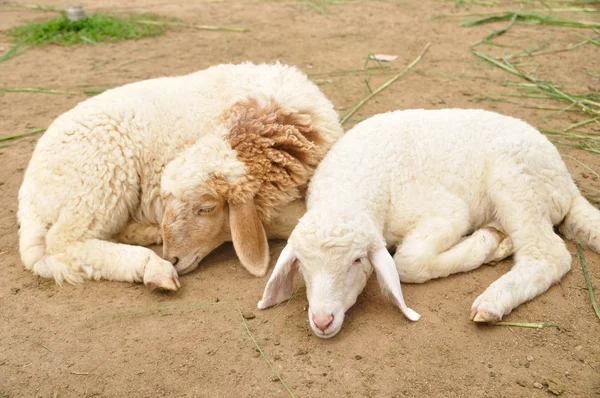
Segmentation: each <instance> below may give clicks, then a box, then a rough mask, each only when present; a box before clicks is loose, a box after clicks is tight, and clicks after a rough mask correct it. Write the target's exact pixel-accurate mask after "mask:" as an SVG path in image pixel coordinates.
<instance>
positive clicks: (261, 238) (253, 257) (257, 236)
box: [229, 200, 269, 276]
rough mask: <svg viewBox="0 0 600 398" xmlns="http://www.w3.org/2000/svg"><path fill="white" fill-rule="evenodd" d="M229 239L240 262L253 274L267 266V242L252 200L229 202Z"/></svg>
mask: <svg viewBox="0 0 600 398" xmlns="http://www.w3.org/2000/svg"><path fill="white" fill-rule="evenodd" d="M229 225H230V228H231V238H232V239H231V240H232V241H233V247H234V248H235V252H236V253H237V256H238V258H239V259H240V262H241V263H242V265H243V266H244V268H246V269H247V270H248V272H250V273H251V274H252V275H254V276H264V275H265V274H266V273H267V269H268V268H269V242H268V241H267V234H266V233H265V228H264V227H263V225H262V222H261V221H260V218H259V217H258V213H257V211H256V206H255V205H254V201H253V200H247V201H246V202H244V203H240V204H229Z"/></svg>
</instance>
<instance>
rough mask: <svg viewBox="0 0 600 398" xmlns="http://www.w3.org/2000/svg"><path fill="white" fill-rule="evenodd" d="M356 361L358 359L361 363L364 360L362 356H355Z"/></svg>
mask: <svg viewBox="0 0 600 398" xmlns="http://www.w3.org/2000/svg"><path fill="white" fill-rule="evenodd" d="M354 359H356V360H357V361H360V360H361V359H362V356H360V355H355V356H354Z"/></svg>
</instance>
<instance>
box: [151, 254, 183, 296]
mask: <svg viewBox="0 0 600 398" xmlns="http://www.w3.org/2000/svg"><path fill="white" fill-rule="evenodd" d="M144 285H146V286H148V287H149V288H150V289H151V290H154V289H161V290H171V291H177V289H179V288H180V287H181V284H180V283H179V276H178V275H177V271H176V270H175V268H173V265H172V264H171V263H170V262H168V261H164V260H162V259H152V260H150V261H149V262H148V264H147V265H146V271H145V272H144Z"/></svg>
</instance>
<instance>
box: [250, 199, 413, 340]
mask: <svg viewBox="0 0 600 398" xmlns="http://www.w3.org/2000/svg"><path fill="white" fill-rule="evenodd" d="M343 207H344V206H343V205H342V206H338V207H336V208H331V207H330V206H327V205H326V206H323V208H318V207H317V208H313V209H311V210H309V211H308V212H307V213H306V214H305V215H304V217H302V219H300V222H299V223H298V225H297V226H296V228H295V229H294V231H293V232H292V235H291V236H290V239H289V241H288V244H287V246H286V247H285V248H284V249H283V251H282V252H281V254H280V255H279V259H278V260H277V263H276V264H275V269H274V270H273V273H272V274H271V277H270V278H269V282H267V286H266V287H265V291H264V293H263V297H262V299H261V300H260V301H259V302H258V308H260V309H265V308H268V307H271V306H273V305H276V304H278V303H281V302H282V301H283V300H286V299H287V298H289V297H290V296H291V295H292V293H293V280H294V275H295V274H296V270H298V269H300V270H301V271H302V275H303V276H304V281H305V282H306V294H307V297H308V303H309V311H308V320H309V322H310V327H311V328H312V330H313V331H314V332H315V334H316V335H317V336H319V337H322V338H329V337H333V336H335V335H336V334H337V333H338V332H339V331H340V329H341V327H342V323H343V322H344V315H345V313H346V311H347V310H348V309H349V308H350V307H352V306H353V305H354V303H355V302H356V299H357V297H358V295H359V294H360V293H361V292H362V291H363V289H364V287H365V285H366V283H367V280H368V279H369V276H370V275H371V273H372V272H373V270H375V271H376V273H377V279H378V281H379V284H380V285H381V287H382V289H383V290H384V291H386V292H389V293H390V295H391V296H392V298H393V300H394V302H395V303H396V305H397V306H398V307H399V308H400V310H402V312H403V313H404V315H406V316H407V317H408V318H409V319H410V320H413V321H416V320H418V319H419V317H420V315H419V314H417V313H416V312H414V311H413V310H411V309H410V308H408V307H407V306H406V304H405V303H404V298H403V296H402V290H401V288H400V279H399V277H398V271H397V270H396V263H395V262H394V259H393V258H392V256H391V255H390V253H389V252H388V251H387V249H386V247H385V241H384V239H383V237H382V236H381V233H380V232H378V229H377V228H376V226H375V224H374V223H373V222H372V220H371V219H370V218H369V217H367V216H366V215H365V214H362V212H361V211H359V210H360V209H352V208H345V209H344V208H343Z"/></svg>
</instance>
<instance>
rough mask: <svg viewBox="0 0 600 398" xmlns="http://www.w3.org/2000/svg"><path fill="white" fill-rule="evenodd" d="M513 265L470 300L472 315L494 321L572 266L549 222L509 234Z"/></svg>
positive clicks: (535, 294)
mask: <svg viewBox="0 0 600 398" xmlns="http://www.w3.org/2000/svg"><path fill="white" fill-rule="evenodd" d="M512 237H513V241H514V244H515V247H516V253H515V265H514V266H513V268H512V269H511V270H510V271H509V272H508V273H506V274H505V275H503V276H502V277H501V278H500V279H498V280H497V281H495V282H494V283H492V284H491V285H490V286H489V287H488V288H487V289H486V290H485V291H484V292H483V293H482V294H481V295H480V296H479V297H477V299H476V300H475V302H474V303H473V306H472V307H471V319H472V320H474V321H475V322H496V321H499V320H501V319H502V317H503V316H504V315H506V314H508V313H510V312H511V311H512V310H513V309H514V308H516V307H518V306H519V305H521V304H523V303H524V302H526V301H528V300H531V299H533V298H534V297H536V296H538V295H540V294H541V293H543V292H545V291H546V290H548V288H549V287H550V286H551V285H552V284H553V283H555V282H558V281H559V280H560V279H561V278H562V277H563V276H564V275H565V274H566V273H567V272H568V271H569V269H570V268H571V254H570V253H569V251H568V250H567V247H566V245H565V243H564V242H563V241H562V239H561V238H560V237H559V236H558V235H556V234H555V233H554V230H553V228H552V225H551V223H550V222H547V223H546V224H545V225H537V226H528V227H527V228H526V229H524V230H521V231H518V232H516V233H514V234H512Z"/></svg>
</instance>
